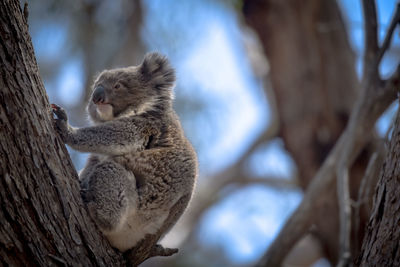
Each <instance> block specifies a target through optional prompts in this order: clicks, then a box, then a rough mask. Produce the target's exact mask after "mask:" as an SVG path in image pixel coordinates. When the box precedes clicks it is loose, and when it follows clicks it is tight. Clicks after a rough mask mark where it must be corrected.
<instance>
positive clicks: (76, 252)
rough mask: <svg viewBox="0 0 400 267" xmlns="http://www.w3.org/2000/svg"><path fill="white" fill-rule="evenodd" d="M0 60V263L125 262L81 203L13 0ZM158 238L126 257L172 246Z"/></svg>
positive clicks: (3, 10)
mask: <svg viewBox="0 0 400 267" xmlns="http://www.w3.org/2000/svg"><path fill="white" fill-rule="evenodd" d="M25 10H26V9H25ZM25 14H27V12H26V11H25ZM0 64H1V68H0V74H1V76H0V89H1V90H0V159H1V160H0V222H1V223H0V266H123V265H126V260H125V259H124V257H123V256H122V254H121V253H119V252H118V251H116V250H114V249H113V248H112V247H110V245H109V244H108V242H107V241H106V240H105V239H104V238H103V236H102V235H101V233H100V232H99V231H98V230H97V228H96V226H95V225H94V224H93V222H92V221H91V220H90V218H89V217H88V215H87V212H86V210H85V209H84V206H83V203H82V201H81V197H80V194H79V184H78V177H77V174H76V172H75V170H74V168H73V166H72V163H71V160H70V158H69V155H68V152H67V150H66V148H65V146H64V144H62V143H61V142H60V140H59V138H58V136H56V133H55V131H54V128H53V119H52V115H51V112H50V106H49V102H48V99H47V95H46V92H45V90H44V86H43V83H42V81H41V78H40V76H39V73H38V67H37V63H36V59H35V56H34V52H33V47H32V42H31V38H30V36H29V33H28V25H27V24H26V18H25V17H24V16H23V13H22V10H21V7H20V4H19V2H18V1H17V0H3V1H0ZM170 216H174V215H173V214H171V215H170ZM158 238H159V236H151V239H150V240H144V241H143V247H139V248H138V250H135V251H133V252H131V253H130V254H129V259H130V261H131V262H134V263H135V264H140V263H141V262H143V260H145V259H147V258H149V257H152V256H157V255H164V256H167V255H171V254H173V253H174V252H176V250H173V249H172V250H171V249H161V247H159V246H157V247H154V245H155V242H156V241H157V240H158Z"/></svg>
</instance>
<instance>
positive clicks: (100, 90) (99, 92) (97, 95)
mask: <svg viewBox="0 0 400 267" xmlns="http://www.w3.org/2000/svg"><path fill="white" fill-rule="evenodd" d="M92 100H93V103H95V104H97V103H104V100H105V91H104V87H103V86H97V87H96V88H95V89H94V91H93V95H92Z"/></svg>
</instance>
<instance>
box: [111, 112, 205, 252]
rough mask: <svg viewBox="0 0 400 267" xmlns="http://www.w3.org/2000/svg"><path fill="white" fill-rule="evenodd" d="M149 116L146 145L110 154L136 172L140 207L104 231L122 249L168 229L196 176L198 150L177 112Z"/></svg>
mask: <svg viewBox="0 0 400 267" xmlns="http://www.w3.org/2000/svg"><path fill="white" fill-rule="evenodd" d="M146 116H148V118H145V119H147V120H148V122H149V123H148V125H147V126H148V131H149V132H152V135H151V136H150V138H149V140H148V143H147V144H146V146H145V147H144V148H143V149H142V150H140V151H132V152H130V153H126V154H124V155H119V156H109V157H108V158H109V159H110V158H111V159H112V160H113V161H115V162H117V163H118V164H121V165H122V166H124V168H126V169H127V170H128V171H130V172H132V173H133V175H134V177H135V179H136V189H137V192H138V203H137V207H134V208H132V209H130V211H129V212H128V213H127V214H126V218H124V219H123V220H121V221H122V223H121V224H120V226H119V227H117V228H116V229H113V230H112V231H110V232H105V235H106V236H107V238H108V239H109V241H110V242H111V244H112V245H113V246H114V247H117V248H118V249H120V250H122V251H124V250H126V249H129V248H131V247H132V245H134V244H136V243H137V242H138V241H140V240H141V239H142V238H144V236H145V235H146V234H161V233H165V232H166V230H169V228H171V227H172V226H173V225H174V224H175V222H176V221H177V220H178V218H179V217H180V215H181V214H182V213H183V212H184V210H185V209H186V207H187V205H188V203H189V201H190V198H191V193H192V192H193V188H194V185H195V180H196V176H197V158H196V153H195V152H194V150H193V148H192V146H191V144H190V142H189V141H188V140H187V139H186V138H185V136H184V134H183V130H182V128H181V125H180V122H179V120H178V119H177V117H176V115H175V114H174V112H173V111H171V113H169V114H166V115H165V116H163V117H162V118H157V117H153V116H152V115H151V114H146ZM164 228H166V229H164ZM161 229H164V230H162V231H161Z"/></svg>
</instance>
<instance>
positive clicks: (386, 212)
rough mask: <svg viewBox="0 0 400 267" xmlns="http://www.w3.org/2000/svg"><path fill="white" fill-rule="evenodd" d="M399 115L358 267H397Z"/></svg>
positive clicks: (399, 256)
mask: <svg viewBox="0 0 400 267" xmlns="http://www.w3.org/2000/svg"><path fill="white" fill-rule="evenodd" d="M399 188H400V113H397V119H396V122H395V128H394V130H393V136H392V140H391V141H390V145H389V153H388V155H387V157H386V160H385V164H384V167H383V169H382V172H381V174H380V179H379V182H378V187H377V188H376V192H375V199H374V207H373V211H372V215H371V219H370V221H369V223H368V228H367V233H366V235H365V238H364V242H363V247H362V250H361V254H360V257H359V259H358V264H357V265H358V266H400V248H399V244H400V227H399V222H400V195H399V193H398V192H399Z"/></svg>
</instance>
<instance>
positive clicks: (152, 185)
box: [53, 53, 198, 251]
mask: <svg viewBox="0 0 400 267" xmlns="http://www.w3.org/2000/svg"><path fill="white" fill-rule="evenodd" d="M174 83H175V72H174V69H173V68H172V67H171V66H170V64H169V62H168V60H167V58H166V57H164V56H162V55H160V54H158V53H151V54H147V55H146V56H145V59H144V61H143V63H142V64H141V65H139V66H133V67H127V68H119V69H113V70H105V71H103V72H102V73H101V74H100V75H99V77H98V78H97V79H96V81H95V83H94V86H93V88H99V87H100V86H101V87H102V90H103V89H104V95H102V101H103V102H102V103H96V104H95V103H94V102H93V101H92V100H90V101H89V105H88V112H89V115H90V117H91V118H92V120H93V122H94V123H95V125H94V126H91V127H86V128H79V129H76V128H73V127H71V126H70V125H69V124H68V121H67V115H66V113H65V111H64V110H63V109H62V108H60V107H58V106H57V105H53V111H54V113H55V115H56V117H57V118H56V119H55V123H56V126H57V127H56V128H57V129H58V132H59V133H60V135H61V137H62V139H63V141H64V142H65V143H66V144H68V145H70V146H71V147H72V148H74V149H76V150H79V151H83V152H90V153H92V154H91V155H90V156H89V159H88V161H87V163H86V166H85V168H84V169H83V170H82V171H81V173H80V175H79V177H80V181H81V188H82V192H83V193H82V194H83V199H84V201H85V203H86V204H87V207H88V210H89V213H90V215H91V216H92V218H93V219H94V220H95V222H96V223H97V225H98V226H99V228H100V229H101V230H102V231H103V233H104V234H105V236H106V237H108V239H109V241H110V243H111V244H112V245H113V246H114V247H116V248H118V249H119V250H121V251H125V250H127V249H129V248H131V247H134V246H135V244H137V242H139V241H140V240H141V239H143V238H144V236H145V235H146V234H156V233H157V234H160V235H162V234H165V232H166V231H168V230H169V228H170V227H171V226H172V225H173V224H174V223H175V222H172V223H171V221H167V218H170V217H171V216H170V215H171V214H170V212H171V208H172V207H174V209H176V205H175V204H177V203H179V205H178V211H176V210H174V214H182V213H183V211H184V210H185V209H186V206H187V205H188V202H189V199H190V197H187V196H190V195H191V194H192V192H193V188H194V184H195V180H196V177H197V172H198V170H197V169H198V167H197V158H196V153H195V151H194V150H193V148H192V146H191V144H190V143H189V141H188V140H187V139H186V138H185V136H184V134H183V130H182V127H181V125H180V122H179V119H178V117H177V116H176V114H175V112H174V110H173V109H172V89H173V86H174ZM102 92H103V91H102ZM182 199H185V201H182ZM178 201H179V202H178ZM175 217H177V216H175ZM175 217H174V220H175V221H176V220H177V219H178V218H175ZM166 228H168V229H166Z"/></svg>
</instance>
